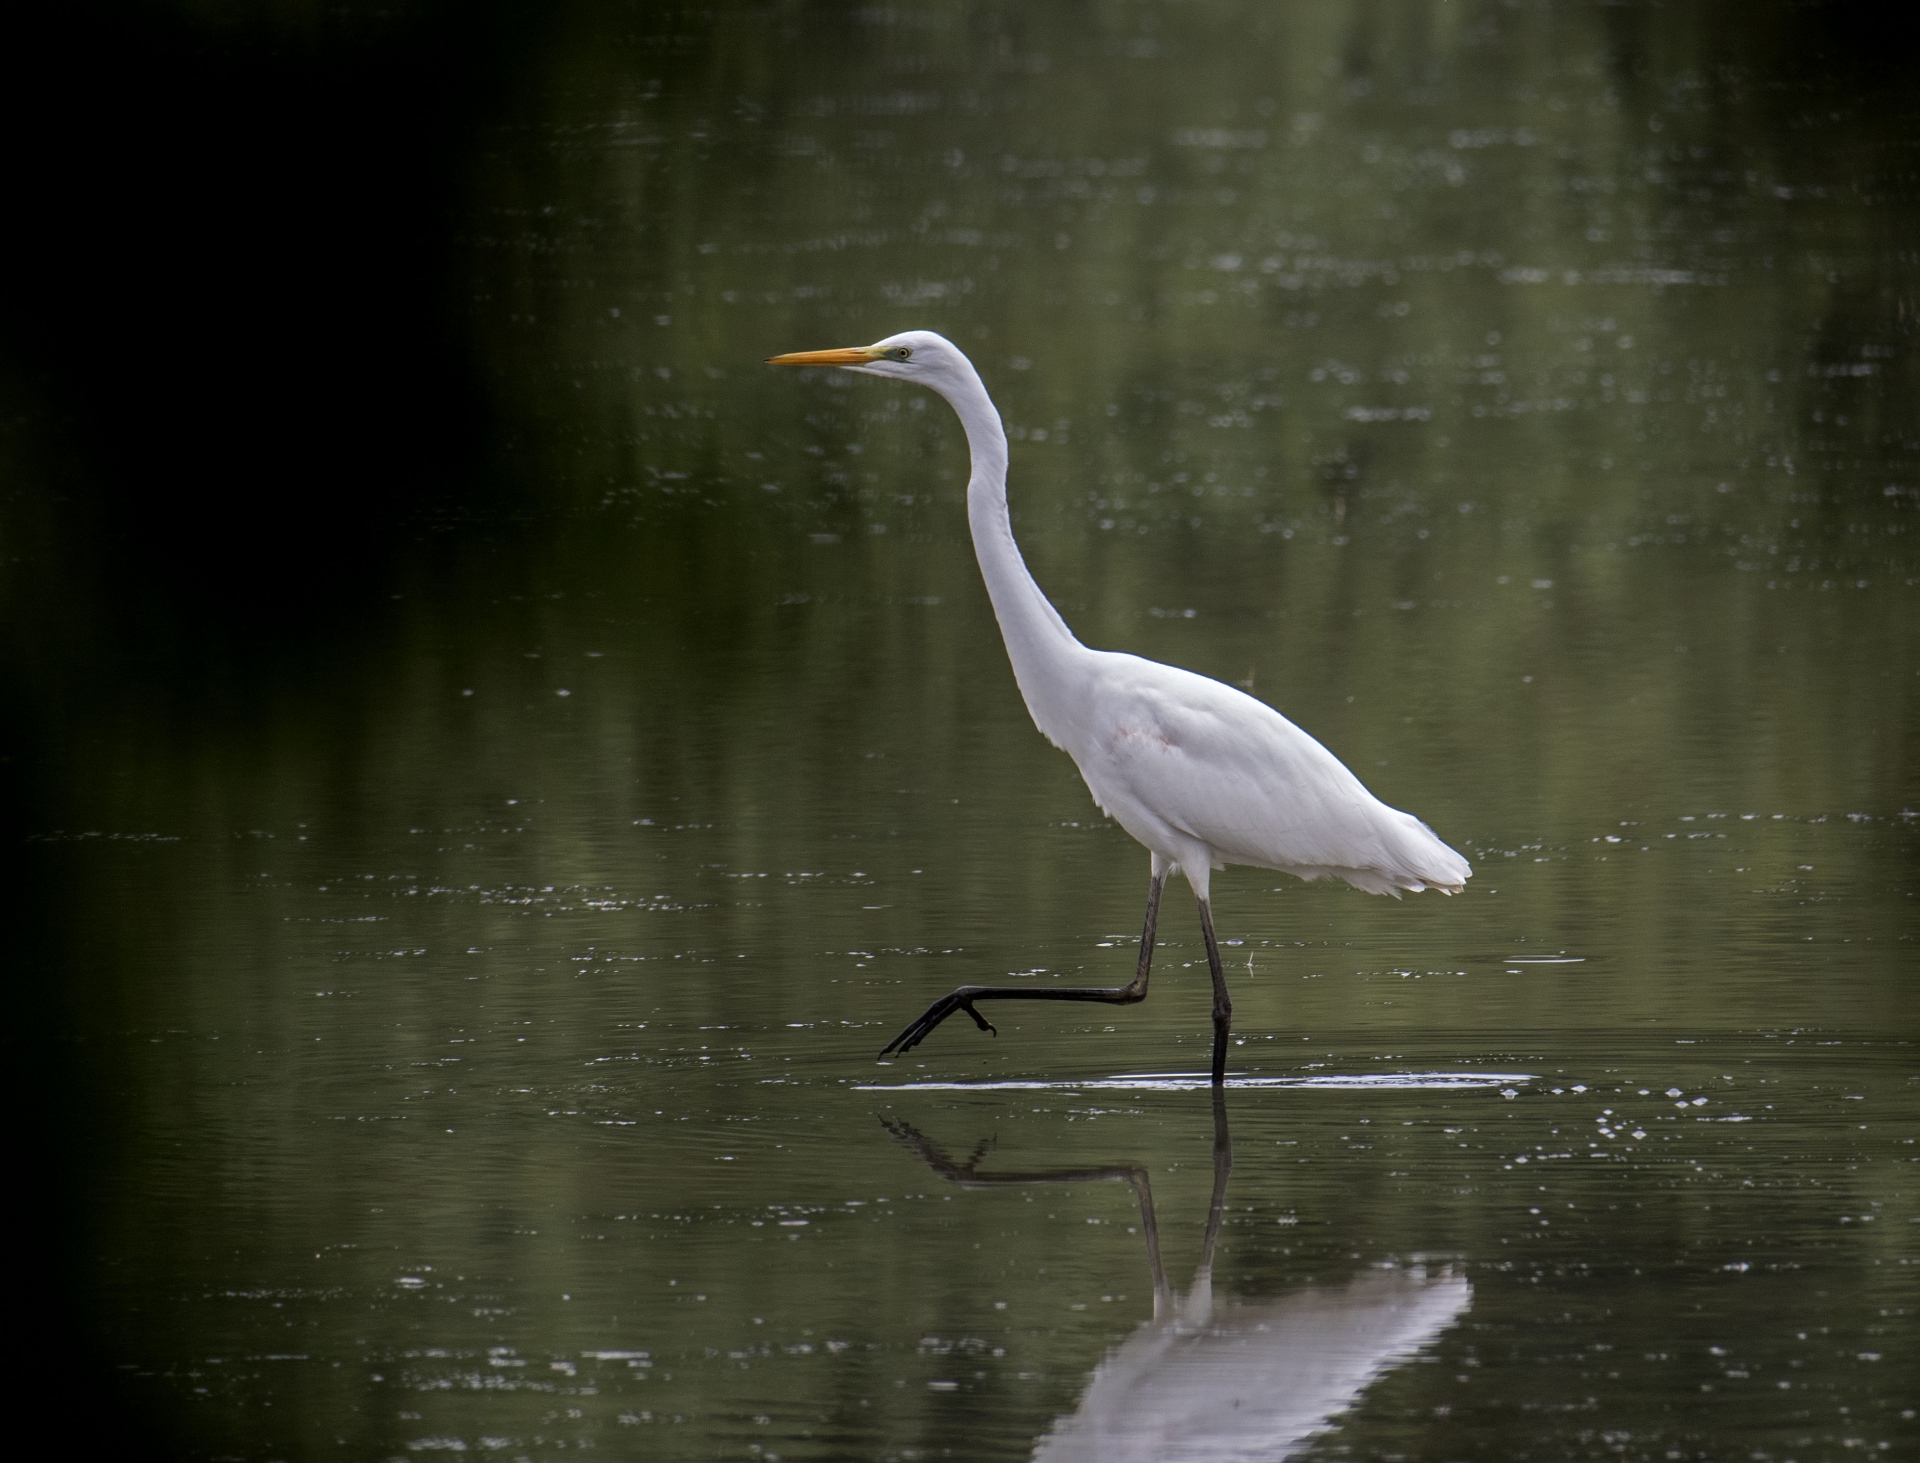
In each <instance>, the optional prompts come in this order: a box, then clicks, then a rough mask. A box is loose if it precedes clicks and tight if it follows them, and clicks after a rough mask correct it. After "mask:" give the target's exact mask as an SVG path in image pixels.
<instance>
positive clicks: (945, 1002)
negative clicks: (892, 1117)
mask: <svg viewBox="0 0 1920 1463" xmlns="http://www.w3.org/2000/svg"><path fill="white" fill-rule="evenodd" d="M1166 882H1167V876H1166V873H1165V872H1164V871H1162V872H1158V873H1155V874H1154V876H1153V882H1152V883H1151V884H1150V885H1149V886H1148V888H1147V922H1146V924H1145V925H1144V926H1143V927H1142V928H1141V930H1140V964H1139V966H1138V968H1137V969H1136V970H1135V971H1134V973H1133V979H1132V980H1130V981H1129V982H1127V984H1125V985H1123V986H1112V987H1105V988H1103V987H1098V986H1092V987H1089V986H1074V987H1070V988H1069V989H1067V990H1048V989H1045V988H1040V989H1033V988H1030V987H1027V986H998V985H963V986H961V987H960V988H959V989H958V990H956V991H950V992H948V993H947V994H946V995H944V996H942V997H941V998H940V999H939V1000H937V1001H935V1002H934V1003H933V1004H932V1005H931V1006H929V1007H927V1009H926V1010H925V1011H923V1012H921V1013H920V1014H919V1015H918V1016H916V1017H914V1019H913V1020H912V1021H910V1022H908V1023H907V1029H906V1030H905V1031H903V1032H901V1033H900V1034H899V1035H898V1036H896V1037H895V1038H894V1039H893V1040H892V1041H890V1042H888V1043H887V1044H886V1046H884V1047H883V1048H881V1051H880V1055H881V1056H883V1057H885V1056H891V1055H893V1054H894V1053H895V1052H898V1053H900V1054H901V1055H902V1056H904V1055H905V1054H906V1053H908V1052H910V1051H912V1050H913V1049H914V1048H915V1047H917V1046H918V1045H920V1043H921V1042H923V1041H925V1040H926V1039H927V1037H928V1036H929V1035H930V1034H931V1033H932V1031H933V1028H934V1027H936V1026H938V1025H939V1024H940V1023H941V1022H942V1021H945V1020H946V1019H947V1017H949V1016H951V1015H952V1014H953V1013H954V1012H955V1011H965V1012H966V1013H967V1014H968V1015H969V1016H971V1017H972V1018H973V1024H974V1025H975V1026H978V1027H979V1028H980V1029H981V1030H982V1031H989V1032H991V1031H993V1030H994V1026H993V1023H992V1022H991V1021H989V1020H987V1018H986V1017H984V1016H982V1015H981V1014H980V1013H979V1012H978V1011H976V1010H974V1008H973V1003H974V1002H975V1001H1104V1002H1106V1003H1107V1004H1108V1005H1112V1006H1131V1005H1133V1004H1134V1002H1136V1001H1144V1000H1145V999H1146V998H1147V973H1148V972H1149V971H1150V970H1152V968H1153V935H1154V930H1155V928H1156V927H1157V926H1158V924H1159V922H1160V890H1161V889H1162V888H1163V887H1165V885H1166ZM1205 908H1206V906H1205V905H1202V906H1201V909H1202V910H1203V911H1204V910H1205ZM1208 940H1209V942H1211V940H1212V935H1211V934H1209V935H1208ZM1208 948H1209V949H1211V948H1212V945H1211V943H1209V945H1208ZM1213 966H1214V972H1215V974H1214V987H1215V990H1216V992H1218V991H1219V990H1222V989H1224V988H1225V987H1224V986H1223V985H1222V984H1221V979H1220V975H1219V969H1220V958H1219V956H1218V954H1216V955H1215V956H1214V957H1213ZM995 1034H996V1035H997V1034H998V1033H997V1032H996V1033H995ZM1217 1064H1218V1063H1217V1061H1216V1065H1217Z"/></svg>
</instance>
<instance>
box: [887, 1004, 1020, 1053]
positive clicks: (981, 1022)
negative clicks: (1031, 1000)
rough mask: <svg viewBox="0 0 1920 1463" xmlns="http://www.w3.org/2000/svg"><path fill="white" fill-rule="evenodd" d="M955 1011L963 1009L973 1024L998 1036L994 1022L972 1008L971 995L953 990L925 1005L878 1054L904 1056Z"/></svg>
mask: <svg viewBox="0 0 1920 1463" xmlns="http://www.w3.org/2000/svg"><path fill="white" fill-rule="evenodd" d="M955 1011H965V1012H966V1013H967V1014H968V1015H969V1016H971V1017H973V1024H974V1025H975V1026H978V1027H979V1028H980V1029H981V1030H982V1031H984V1032H986V1033H988V1034H989V1035H991V1036H998V1035H999V1034H1000V1033H999V1032H998V1031H997V1030H996V1029H995V1028H994V1024H993V1023H992V1022H991V1021H989V1020H987V1018H986V1017H984V1016H982V1015H981V1014H980V1013H979V1012H978V1011H976V1010H975V1009H974V1008H973V997H972V996H971V995H969V994H967V993H964V992H962V991H955V992H954V993H953V994H952V995H949V996H942V997H941V998H940V999H939V1000H937V1001H935V1002H934V1003H933V1004H932V1005H931V1006H929V1007H927V1009H926V1010H925V1011H923V1012H921V1013H920V1014H919V1015H918V1016H916V1017H914V1018H913V1020H912V1021H910V1022H908V1023H907V1029H906V1030H905V1031H903V1032H901V1033H900V1034H899V1035H898V1036H896V1037H895V1038H894V1039H893V1040H892V1041H890V1042H888V1043H887V1044H886V1045H885V1046H884V1047H882V1048H881V1049H880V1055H881V1056H883V1057H886V1056H892V1055H894V1054H895V1053H898V1054H899V1055H901V1056H905V1055H906V1054H907V1053H908V1052H910V1051H912V1050H913V1049H914V1048H915V1047H917V1046H918V1045H920V1043H921V1042H923V1041H925V1040H926V1039H927V1037H928V1036H929V1035H930V1034H931V1033H932V1031H933V1028H934V1027H936V1026H938V1025H939V1024H940V1023H941V1022H942V1021H945V1020H946V1019H947V1017H949V1016H951V1015H952V1014H953V1013H954V1012H955Z"/></svg>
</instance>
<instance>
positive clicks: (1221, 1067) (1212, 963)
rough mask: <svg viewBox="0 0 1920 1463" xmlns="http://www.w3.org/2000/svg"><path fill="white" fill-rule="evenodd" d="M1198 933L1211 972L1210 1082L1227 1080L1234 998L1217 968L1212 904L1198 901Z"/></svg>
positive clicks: (1224, 1081) (1218, 955) (1218, 965)
mask: <svg viewBox="0 0 1920 1463" xmlns="http://www.w3.org/2000/svg"><path fill="white" fill-rule="evenodd" d="M1200 932H1201V933H1202V934H1203V935H1205V936H1206V937H1207V969H1208V970H1209V971H1210V972H1212V974H1213V1085H1214V1086H1215V1087H1223V1086H1225V1085H1226V1081H1227V1036H1228V1033H1229V1029H1230V1028H1231V1027H1232V1025H1233V999H1232V997H1230V996H1229V995H1228V994H1227V973H1226V972H1225V971H1224V970H1222V969H1221V968H1220V942H1219V941H1218V940H1216V939H1214V937H1213V906H1212V905H1210V904H1208V903H1207V901H1206V900H1204V899H1202V900H1201V901H1200Z"/></svg>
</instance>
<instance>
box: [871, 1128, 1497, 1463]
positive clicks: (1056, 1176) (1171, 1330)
mask: <svg viewBox="0 0 1920 1463" xmlns="http://www.w3.org/2000/svg"><path fill="white" fill-rule="evenodd" d="M881 1121H882V1122H883V1123H884V1124H885V1126H886V1128H887V1130H888V1131H889V1132H891V1133H892V1134H893V1135H894V1137H896V1138H898V1139H899V1140H900V1141H901V1142H902V1143H904V1144H905V1145H906V1146H907V1147H908V1148H910V1149H912V1150H913V1151H914V1152H915V1153H916V1154H918V1155H919V1156H920V1158H921V1159H922V1160H924V1161H925V1163H926V1164H927V1166H928V1167H929V1168H931V1169H932V1170H933V1171H934V1172H935V1173H937V1174H939V1175H940V1176H941V1177H942V1178H944V1179H947V1180H949V1181H950V1182H952V1183H956V1184H959V1185H960V1186H961V1187H962V1188H997V1187H1001V1186H1004V1185H1008V1184H1046V1183H1054V1184H1058V1183H1092V1182H1101V1181H1106V1182H1117V1183H1124V1184H1126V1185H1127V1186H1128V1187H1129V1188H1131V1189H1132V1190H1133V1192H1134V1196H1135V1197H1136V1198H1137V1199H1138V1200H1139V1203H1140V1225H1141V1232H1142V1233H1143V1234H1144V1235H1145V1237H1146V1242H1147V1265H1148V1267H1149V1268H1150V1269H1151V1271H1152V1273H1153V1319H1152V1320H1150V1321H1147V1322H1145V1323H1143V1324H1142V1325H1141V1327H1140V1329H1139V1330H1138V1331H1136V1332H1135V1333H1134V1334H1133V1335H1132V1336H1130V1337H1129V1338H1128V1339H1127V1340H1126V1341H1125V1342H1123V1343H1122V1344H1120V1345H1119V1346H1117V1347H1115V1348H1114V1349H1113V1350H1111V1351H1110V1352H1108V1353H1107V1356H1106V1358H1105V1360H1103V1361H1102V1362H1101V1363H1100V1364H1099V1366H1097V1367H1096V1368H1095V1369H1094V1373H1093V1380H1092V1382H1091V1383H1090V1384H1089V1385H1088V1387H1087V1390H1086V1392H1085V1394H1084V1395H1082V1397H1081V1398H1080V1405H1079V1407H1078V1408H1076V1409H1075V1410H1074V1412H1073V1413H1072V1414H1071V1415H1070V1416H1066V1417H1062V1418H1060V1419H1058V1420H1057V1421H1056V1422H1055V1423H1054V1425H1053V1427H1052V1428H1051V1429H1049V1430H1048V1432H1047V1433H1046V1435H1045V1436H1043V1437H1042V1438H1041V1439H1040V1440H1039V1442H1038V1444H1037V1445H1036V1446H1035V1448H1034V1453H1033V1456H1034V1460H1035V1463H1080V1460H1088V1463H1092V1460H1099V1463H1228V1460H1232V1463H1280V1460H1282V1459H1285V1458H1287V1457H1289V1456H1291V1455H1292V1454H1294V1453H1295V1452H1296V1451H1298V1450H1299V1449H1300V1448H1302V1447H1303V1446H1304V1445H1305V1444H1307V1443H1308V1442H1309V1441H1311V1440H1312V1439H1313V1438H1314V1437H1315V1436H1316V1435H1317V1434H1318V1433H1320V1432H1321V1431H1322V1430H1323V1429H1324V1428H1325V1426H1326V1425H1327V1423H1328V1422H1329V1421H1330V1420H1331V1419H1332V1418H1333V1417H1334V1416H1336V1415H1337V1414H1338V1413H1340V1412H1342V1411H1344V1410H1345V1409H1346V1408H1348V1407H1349V1406H1351V1405H1352V1404H1353V1403H1354V1402H1355V1401H1357V1400H1358V1399H1359V1397H1360V1394H1361V1393H1362V1392H1363V1391H1364V1390H1365V1389H1366V1388H1367V1386H1368V1385H1369V1384H1370V1383H1372V1382H1373V1381H1374V1380H1375V1379H1376V1378H1377V1377H1379V1376H1381V1375H1382V1374H1383V1373H1385V1372H1387V1371H1389V1370H1391V1369H1392V1368H1393V1367H1395V1366H1397V1365H1398V1364H1399V1363H1401V1362H1403V1361H1405V1360H1407V1359H1408V1358H1410V1357H1412V1356H1413V1355H1414V1354H1415V1353H1416V1352H1418V1351H1419V1350H1420V1349H1421V1348H1422V1347H1424V1346H1426V1345H1428V1344H1429V1343H1431V1342H1432V1341H1433V1340H1434V1339H1435V1338H1436V1337H1438V1336H1439V1335H1440V1333H1441V1332H1442V1331H1444V1330H1446V1328H1447V1327H1448V1326H1450V1325H1452V1324H1453V1323H1454V1321H1456V1320H1457V1319H1459V1317H1460V1316H1461V1315H1462V1314H1464V1313H1465V1311H1466V1309H1467V1307H1468V1305H1469V1304H1470V1303H1471V1301H1472V1287H1471V1286H1469V1285H1468V1283H1467V1278H1466V1276H1465V1275H1463V1274H1460V1273H1458V1272H1457V1271H1455V1270H1454V1269H1452V1268H1451V1267H1441V1268H1436V1269H1428V1268H1426V1267H1424V1266H1417V1265H1416V1266H1411V1267H1398V1268H1380V1269H1373V1270H1368V1271H1366V1272H1365V1273H1363V1274H1362V1275H1360V1276H1359V1277H1357V1278H1356V1279H1354V1280H1352V1281H1351V1282H1349V1283H1348V1284H1346V1285H1344V1286H1338V1287H1336V1286H1319V1287H1314V1288H1312V1289H1308V1290H1300V1291H1295V1292H1294V1293H1292V1294H1290V1295H1286V1296H1282V1297H1280V1298H1278V1299H1270V1300H1269V1299H1263V1300H1240V1299H1231V1298H1216V1297H1215V1295H1214V1293H1213V1256H1214V1250H1215V1248H1216V1246H1217V1245H1218V1243H1219V1239H1220V1223H1221V1220H1222V1218H1223V1216H1224V1215H1225V1213H1226V1203H1227V1180H1228V1178H1229V1177H1230V1176H1231V1175H1232V1173H1233V1142H1232V1138H1231V1136H1230V1135H1229V1133H1228V1130H1227V1110H1226V1100H1225V1095H1224V1094H1222V1093H1220V1092H1218V1091H1216V1092H1215V1093H1214V1099H1213V1198H1212V1203H1211V1205H1210V1207H1209V1208H1208V1210H1207V1230H1206V1237H1205V1239H1204V1241H1203V1242H1202V1244H1201V1247H1200V1263H1199V1266H1198V1267H1197V1268H1196V1269H1195V1271H1194V1275H1193V1284H1192V1285H1191V1286H1190V1287H1189V1288H1188V1289H1187V1291H1186V1293H1185V1294H1180V1293H1177V1292H1175V1291H1174V1289H1173V1287H1172V1286H1171V1285H1169V1284H1168V1282H1167V1274H1166V1270H1165V1268H1164V1267H1163V1266H1162V1264H1161V1261H1160V1235H1159V1228H1158V1226H1157V1224H1156V1222H1155V1218H1154V1207H1153V1187H1152V1182H1151V1180H1150V1179H1149V1178H1148V1175H1147V1170H1146V1169H1145V1168H1142V1167H1137V1166H1124V1165H1123V1166H1116V1167H1110V1168H1049V1169H1032V1170H1027V1171H1024V1172H1014V1173H982V1172H981V1171H980V1168H979V1164H980V1160H981V1159H982V1157H983V1156H984V1154H985V1152H986V1145H985V1144H981V1145H980V1146H979V1147H977V1148H976V1149H975V1150H974V1152H973V1154H972V1155H971V1156H970V1157H969V1158H967V1159H966V1160H965V1161H963V1162H962V1161H955V1160H954V1159H952V1158H949V1157H948V1156H947V1155H946V1154H945V1153H943V1152H942V1151H941V1150H940V1149H939V1148H937V1147H935V1146H934V1144H933V1143H932V1142H930V1141H929V1140H928V1139H927V1138H926V1137H924V1136H923V1135H922V1134H921V1133H920V1132H918V1131H917V1130H916V1129H914V1128H913V1127H911V1126H910V1125H908V1124H907V1123H904V1122H899V1121H896V1120H892V1119H885V1118H883V1119H882V1120H881Z"/></svg>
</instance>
